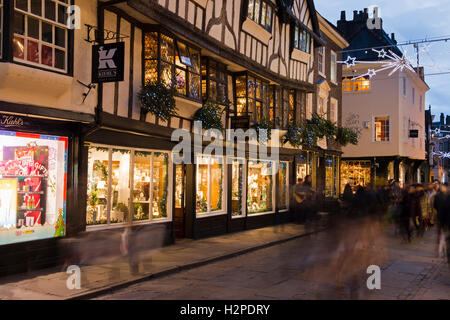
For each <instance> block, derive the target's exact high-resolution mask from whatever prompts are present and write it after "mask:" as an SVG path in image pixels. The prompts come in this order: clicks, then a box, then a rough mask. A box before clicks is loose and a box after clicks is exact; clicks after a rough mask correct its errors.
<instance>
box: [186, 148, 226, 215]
mask: <svg viewBox="0 0 450 320" xmlns="http://www.w3.org/2000/svg"><path fill="white" fill-rule="evenodd" d="M199 157H200V158H207V159H214V158H222V163H221V164H222V208H221V209H220V210H215V211H211V163H208V200H207V201H208V211H206V212H197V208H195V217H196V218H197V219H201V218H207V217H211V216H219V215H225V214H228V209H227V186H228V179H227V177H228V174H227V172H228V171H227V168H228V166H227V159H226V157H225V156H223V155H222V156H214V155H212V156H211V155H204V154H196V155H195V162H196V163H195V194H194V198H195V206H196V207H197V187H198V181H197V175H198V166H199V165H200V164H201V163H199V162H198V158H199Z"/></svg>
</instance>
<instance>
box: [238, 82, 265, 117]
mask: <svg viewBox="0 0 450 320" xmlns="http://www.w3.org/2000/svg"><path fill="white" fill-rule="evenodd" d="M234 79H235V90H236V93H235V94H236V111H237V115H238V116H243V115H247V114H249V115H250V117H251V119H252V120H253V121H257V122H259V121H261V120H263V119H266V120H268V119H269V83H268V82H266V81H264V80H262V79H260V78H258V77H255V76H252V75H250V74H247V73H243V74H238V75H235V78H234Z"/></svg>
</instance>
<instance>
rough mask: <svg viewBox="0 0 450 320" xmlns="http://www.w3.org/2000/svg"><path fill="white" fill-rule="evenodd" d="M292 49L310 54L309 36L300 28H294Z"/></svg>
mask: <svg viewBox="0 0 450 320" xmlns="http://www.w3.org/2000/svg"><path fill="white" fill-rule="evenodd" d="M294 48H295V49H298V50H301V51H303V52H306V53H308V54H309V53H311V34H310V33H309V32H308V31H306V30H305V29H303V28H302V27H299V26H297V25H296V26H295V27H294Z"/></svg>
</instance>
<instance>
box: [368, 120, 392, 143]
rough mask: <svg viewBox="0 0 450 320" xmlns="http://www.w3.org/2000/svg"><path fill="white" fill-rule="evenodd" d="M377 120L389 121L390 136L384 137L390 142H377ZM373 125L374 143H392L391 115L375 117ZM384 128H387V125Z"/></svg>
mask: <svg viewBox="0 0 450 320" xmlns="http://www.w3.org/2000/svg"><path fill="white" fill-rule="evenodd" d="M377 118H379V119H382V118H387V121H388V125H387V130H388V135H386V134H384V136H387V139H388V140H380V141H378V140H377V132H376V130H377V128H376V122H377V121H376V119H377ZM372 123H373V138H372V142H376V143H389V142H391V117H390V115H384V116H374V117H373V120H372ZM384 128H386V125H384ZM382 129H383V128H382Z"/></svg>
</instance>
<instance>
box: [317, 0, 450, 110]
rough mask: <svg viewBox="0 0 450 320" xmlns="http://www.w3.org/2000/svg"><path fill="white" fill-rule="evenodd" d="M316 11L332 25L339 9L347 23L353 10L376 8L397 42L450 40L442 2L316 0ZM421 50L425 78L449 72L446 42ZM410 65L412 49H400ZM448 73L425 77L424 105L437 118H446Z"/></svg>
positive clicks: (447, 5)
mask: <svg viewBox="0 0 450 320" xmlns="http://www.w3.org/2000/svg"><path fill="white" fill-rule="evenodd" d="M314 3H315V6H316V9H317V11H318V12H319V13H320V14H321V15H322V16H324V17H325V18H327V19H328V20H329V21H331V22H332V23H334V24H335V25H336V23H337V20H339V19H340V13H341V11H342V10H345V11H346V14H347V20H350V19H353V10H358V11H360V10H363V9H364V8H368V7H369V6H371V5H377V6H378V7H379V8H380V13H381V15H380V16H381V18H382V19H383V29H384V30H385V31H386V33H388V34H389V35H390V34H391V33H395V37H396V39H397V41H398V42H399V43H402V42H405V41H408V40H418V39H425V38H434V37H450V19H449V16H450V2H449V1H444V0H426V1H425V0H424V1H417V0H396V1H392V0H377V1H373V0H369V1H367V0H345V1H344V0H333V1H330V0H316V1H314ZM428 46H429V47H425V45H422V46H421V48H422V50H421V51H423V52H422V53H421V54H420V59H421V61H420V62H421V65H423V66H424V67H425V75H427V74H432V73H439V72H450V41H449V42H436V43H432V44H429V45H428ZM400 49H402V50H404V49H406V51H407V56H408V57H410V58H411V62H412V64H413V66H416V54H415V51H414V48H413V46H403V47H401V48H400ZM449 79H450V73H449V74H445V75H429V76H426V77H425V81H426V82H427V84H428V85H429V86H430V88H431V89H430V91H428V93H427V96H426V100H425V105H426V109H428V106H429V105H430V104H431V110H432V114H434V115H436V116H437V118H438V117H439V114H440V113H441V112H444V113H445V114H449V115H450V90H449V87H448V82H449Z"/></svg>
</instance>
